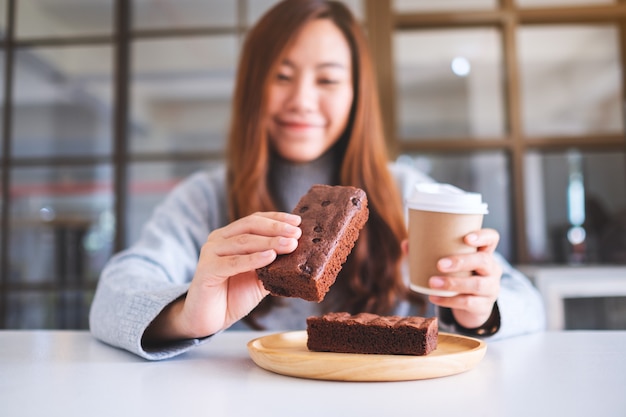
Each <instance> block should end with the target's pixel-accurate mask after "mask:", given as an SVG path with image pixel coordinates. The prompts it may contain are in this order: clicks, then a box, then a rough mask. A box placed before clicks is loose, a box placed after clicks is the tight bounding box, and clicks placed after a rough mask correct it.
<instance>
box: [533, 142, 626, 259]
mask: <svg viewBox="0 0 626 417" xmlns="http://www.w3.org/2000/svg"><path fill="white" fill-rule="evenodd" d="M625 158H626V155H625V154H624V153H623V152H585V153H581V152H578V151H570V152H559V153H545V154H542V153H539V152H531V153H529V154H528V155H527V156H526V158H525V162H524V163H525V173H526V177H525V178H524V181H525V184H526V190H525V193H526V236H527V239H528V253H529V254H530V258H531V261H532V262H551V263H574V264H577V263H618V264H626V168H625V167H624V159H625Z"/></svg>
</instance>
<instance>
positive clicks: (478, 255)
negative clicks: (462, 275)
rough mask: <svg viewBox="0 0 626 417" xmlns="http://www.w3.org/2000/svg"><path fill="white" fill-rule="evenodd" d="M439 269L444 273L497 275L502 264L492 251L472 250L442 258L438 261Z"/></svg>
mask: <svg viewBox="0 0 626 417" xmlns="http://www.w3.org/2000/svg"><path fill="white" fill-rule="evenodd" d="M437 269H438V270H439V271H441V272H442V273H444V274H450V273H456V272H472V273H474V272H475V273H477V274H479V275H496V274H497V273H498V271H499V269H500V266H499V264H498V263H497V262H496V260H495V258H494V256H493V253H492V252H472V253H465V254H461V255H451V256H446V257H445V258H441V259H440V260H439V261H438V262H437Z"/></svg>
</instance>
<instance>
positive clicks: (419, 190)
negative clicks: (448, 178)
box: [407, 183, 489, 214]
mask: <svg viewBox="0 0 626 417" xmlns="http://www.w3.org/2000/svg"><path fill="white" fill-rule="evenodd" d="M407 205H408V206H409V208H412V209H416V210H424V211H434V212H442V213H455V214H487V213H489V211H488V210H487V203H483V201H482V196H481V195H480V193H471V192H466V191H463V190H461V189H460V188H457V187H455V186H453V185H450V184H438V183H420V184H416V185H415V188H414V189H413V194H412V195H411V197H410V198H409V199H408V200H407Z"/></svg>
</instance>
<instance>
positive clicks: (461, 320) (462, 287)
mask: <svg viewBox="0 0 626 417" xmlns="http://www.w3.org/2000/svg"><path fill="white" fill-rule="evenodd" d="M464 240H465V243H466V244H468V245H470V246H475V247H476V248H477V251H476V252H475V253H470V254H463V255H454V256H447V257H445V258H442V259H440V260H439V261H438V263H437V269H438V270H439V271H440V272H441V275H440V276H434V277H431V278H430V280H429V285H430V287H431V288H434V289H435V288H436V289H442V290H448V291H454V292H457V293H458V295H456V296H453V297H439V296H434V295H431V296H430V302H432V303H433V304H436V305H438V306H441V307H447V308H450V309H452V314H453V315H454V318H455V320H456V322H457V323H458V324H460V325H461V326H463V327H465V328H467V329H474V328H478V327H480V326H482V325H483V324H484V323H485V322H486V321H487V320H488V319H489V317H490V316H491V313H492V310H493V306H494V304H495V302H496V299H497V298H498V294H499V293H500V278H501V277H502V268H501V267H500V265H499V264H498V262H496V259H495V257H494V256H493V253H494V252H495V250H496V246H497V245H498V241H499V240H500V235H499V234H498V232H497V231H496V230H494V229H481V230H479V231H477V232H473V233H470V234H468V235H467V236H465V239H464ZM461 271H466V272H469V273H471V274H472V275H471V276H469V277H453V276H450V275H447V274H452V273H455V272H461Z"/></svg>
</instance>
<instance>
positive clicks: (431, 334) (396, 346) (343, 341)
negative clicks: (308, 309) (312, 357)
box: [306, 313, 439, 355]
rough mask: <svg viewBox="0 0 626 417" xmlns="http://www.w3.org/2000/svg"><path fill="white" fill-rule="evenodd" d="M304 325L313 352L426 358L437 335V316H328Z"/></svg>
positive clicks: (344, 314)
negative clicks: (420, 356)
mask: <svg viewBox="0 0 626 417" xmlns="http://www.w3.org/2000/svg"><path fill="white" fill-rule="evenodd" d="M306 323H307V335H308V339H307V347H308V348H309V350H312V351H316V352H340V353H371V354H386V355H428V354H429V353H431V352H432V351H433V350H435V349H436V348H437V337H438V334H439V326H438V322H437V318H436V317H431V318H424V317H400V316H379V315H376V314H370V313H360V314H356V315H350V314H348V313H328V314H325V315H323V316H322V317H309V318H307V321H306Z"/></svg>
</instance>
